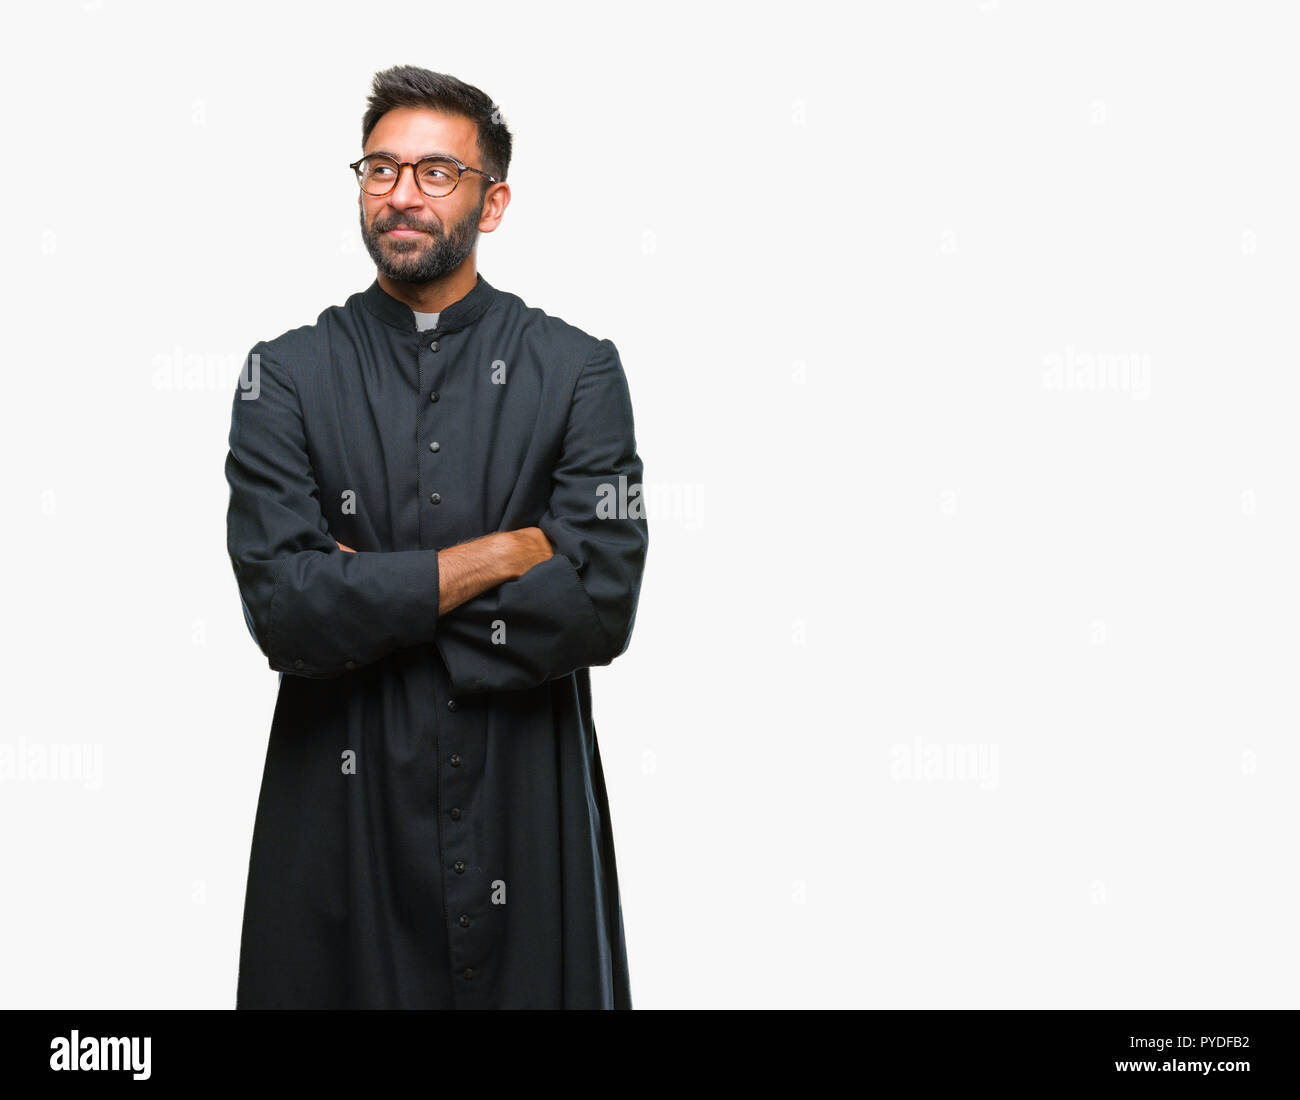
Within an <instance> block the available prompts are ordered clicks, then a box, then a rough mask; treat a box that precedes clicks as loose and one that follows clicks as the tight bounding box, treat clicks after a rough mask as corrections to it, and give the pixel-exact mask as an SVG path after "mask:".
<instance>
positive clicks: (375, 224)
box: [360, 107, 495, 283]
mask: <svg viewBox="0 0 1300 1100" xmlns="http://www.w3.org/2000/svg"><path fill="white" fill-rule="evenodd" d="M364 152H365V154H366V155H369V154H371V153H388V154H389V155H390V156H393V157H395V158H396V159H397V160H399V161H418V160H419V159H420V158H421V157H427V156H430V155H432V154H434V153H443V154H446V155H448V156H452V157H455V158H456V159H457V160H459V161H460V162H461V163H462V164H468V165H470V166H471V167H474V168H480V169H482V170H483V171H485V172H486V171H488V169H487V168H485V167H484V166H483V164H482V163H481V159H482V158H481V156H480V154H479V149H478V127H477V126H476V125H475V124H474V123H473V122H472V121H471V120H470V119H467V118H460V117H457V116H455V115H444V114H440V113H438V112H436V111H431V110H427V109H424V108H417V107H398V108H395V109H393V110H391V111H388V112H387V113H386V114H385V115H384V116H383V117H382V118H381V119H380V120H379V121H378V122H377V123H376V124H375V128H374V129H373V130H371V131H370V138H369V140H367V142H366V145H365V150H364ZM487 186H488V181H487V180H485V179H484V178H483V177H482V176H480V175H477V174H476V173H474V172H466V173H464V174H463V175H462V176H461V178H460V183H459V184H457V186H456V190H454V191H453V192H452V193H451V194H450V195H445V196H443V197H442V198H436V199H435V198H430V197H429V196H428V195H426V194H425V193H424V192H423V191H421V190H420V189H419V188H418V187H417V186H416V184H415V173H414V172H412V170H411V169H409V168H403V169H402V173H401V179H400V180H399V181H398V183H397V186H396V187H394V188H393V190H392V191H390V192H389V193H388V194H387V195H383V196H380V197H378V198H376V197H375V196H374V195H367V194H366V193H365V192H364V191H362V192H361V193H360V206H361V237H362V239H363V240H364V241H365V242H366V250H367V251H368V252H369V253H370V258H371V259H372V260H374V261H375V267H376V268H378V270H379V273H380V274H381V275H384V276H385V277H387V278H389V279H391V280H393V281H394V282H401V283H427V282H430V281H431V280H433V279H438V278H441V277H442V276H444V275H446V274H448V273H449V272H451V271H454V270H455V269H456V268H458V267H459V266H460V265H461V264H462V263H464V261H465V258H466V257H467V256H469V254H470V252H471V251H473V248H474V245H475V243H476V242H477V241H478V234H479V229H480V225H479V223H480V221H481V220H482V214H483V200H484V198H485V189H486V187H487ZM398 227H405V228H407V229H414V230H418V232H416V233H413V234H412V233H407V234H400V233H396V234H395V233H394V232H393V230H395V229H397V228H398ZM487 228H488V231H490V230H491V228H495V220H492V224H491V226H489V227H487Z"/></svg>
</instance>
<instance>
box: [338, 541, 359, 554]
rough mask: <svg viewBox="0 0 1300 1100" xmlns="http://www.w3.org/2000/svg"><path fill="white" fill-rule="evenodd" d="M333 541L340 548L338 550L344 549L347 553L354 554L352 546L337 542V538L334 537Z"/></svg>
mask: <svg viewBox="0 0 1300 1100" xmlns="http://www.w3.org/2000/svg"><path fill="white" fill-rule="evenodd" d="M334 541H335V542H338V543H339V549H340V550H346V551H347V552H348V553H349V554H355V553H356V551H355V550H353V549H352V547H350V546H344V545H343V544H342V543H341V542H339V540H338V539H335V540H334Z"/></svg>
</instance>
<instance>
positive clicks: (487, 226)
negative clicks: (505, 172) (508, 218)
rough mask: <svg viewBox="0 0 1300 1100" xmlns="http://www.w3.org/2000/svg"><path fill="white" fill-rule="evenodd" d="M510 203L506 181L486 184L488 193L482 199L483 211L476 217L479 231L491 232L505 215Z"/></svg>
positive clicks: (508, 186)
mask: <svg viewBox="0 0 1300 1100" xmlns="http://www.w3.org/2000/svg"><path fill="white" fill-rule="evenodd" d="M509 205H510V185H509V184H508V183H491V184H488V193H487V195H486V197H485V198H484V199H483V213H482V214H481V215H480V216H479V219H478V229H479V232H480V233H491V232H492V230H494V229H495V228H496V227H497V226H498V225H500V224H501V219H502V217H503V216H504V215H505V212H506V207H507V206H509Z"/></svg>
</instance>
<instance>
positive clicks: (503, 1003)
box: [225, 275, 648, 1008]
mask: <svg viewBox="0 0 1300 1100" xmlns="http://www.w3.org/2000/svg"><path fill="white" fill-rule="evenodd" d="M244 370H245V374H244V375H243V376H242V377H241V380H240V387H239V389H238V390H237V391H236V393H235V397H234V402H233V410H232V413H231V428H230V450H229V454H228V456H227V458H226V465H225V473H226V479H227V481H228V483H229V485H230V504H229V511H228V513H227V546H228V549H229V552H230V558H231V562H232V564H233V566H234V571H235V577H236V580H237V583H238V588H239V594H240V598H241V601H242V603H243V609H244V617H245V620H246V622H247V624H248V628H249V631H250V632H251V634H252V636H253V639H254V641H256V643H257V645H258V647H259V648H260V649H261V651H262V652H263V654H265V655H266V657H267V659H268V661H269V664H270V667H271V668H272V669H275V670H277V671H278V672H279V673H280V684H279V695H278V698H277V701H276V706H275V712H274V716H273V718H272V724H271V731H270V742H269V746H268V750H267V755H266V762H265V768H264V771H263V775H262V786H261V794H260V800H259V803H258V808H257V816H256V820H255V823H254V831H253V843H252V852H251V857H250V860H249V869H248V882H247V894H246V899H245V908H244V923H243V930H242V937H241V943H240V959H239V975H238V989H237V993H236V1007H237V1008H264V1007H284V1008H304V1007H313V1008H631V1007H632V1005H631V993H630V989H629V982H628V970H627V957H626V949H625V944H624V938H623V919H622V910H621V907H620V900H619V890H618V877H617V872H616V868H615V860H614V842H613V833H612V830H611V825H610V818H609V807H608V805H607V802H606V794H605V782H604V776H603V773H602V771H601V763H600V750H599V748H598V746H597V744H596V727H595V725H594V723H593V721H592V706H591V690H590V680H589V674H588V671H587V669H588V668H589V667H590V666H593V665H605V664H608V663H609V662H610V661H612V660H613V659H614V658H615V657H617V656H618V655H619V654H621V653H622V652H623V651H624V650H625V649H626V648H627V645H628V642H629V639H630V636H631V631H632V625H633V620H634V618H635V615H636V606H637V597H638V594H639V591H640V584H641V572H642V567H643V565H644V561H645V555H646V548H647V545H648V530H647V525H646V520H645V517H644V515H643V512H642V507H641V506H642V501H641V497H640V483H641V471H642V466H641V459H640V457H639V456H638V454H637V451H636V444H635V439H634V435H633V422H632V407H631V402H630V398H629V394H628V387H627V381H626V378H625V375H624V372H623V367H622V365H621V363H620V361H619V357H618V352H617V350H616V348H615V347H614V345H613V344H612V343H611V342H610V341H609V340H598V339H596V338H595V337H592V336H589V335H587V334H586V333H584V332H583V331H581V330H580V329H578V328H575V327H573V326H572V325H569V324H566V323H565V322H564V321H561V320H559V319H558V318H555V317H551V316H548V315H547V314H545V313H543V312H542V311H541V310H538V309H534V308H530V307H528V306H526V305H525V304H524V302H523V301H522V300H521V299H520V298H518V297H517V296H515V295H513V294H510V293H507V292H504V291H499V290H496V289H495V288H493V287H492V286H490V285H489V284H488V283H487V281H486V280H484V279H483V278H482V276H481V275H480V276H479V277H478V282H477V283H476V285H475V287H474V288H473V289H472V290H471V291H470V292H469V293H468V294H467V295H465V297H463V298H462V299H460V300H459V301H457V302H455V303H453V304H451V305H449V306H447V307H446V308H445V309H444V310H442V313H441V316H440V317H439V320H438V326H437V328H436V329H429V330H426V331H424V332H420V331H419V330H418V329H417V327H416V321H415V315H414V313H413V312H412V311H411V309H410V308H409V307H407V306H406V305H405V304H403V303H402V302H400V301H398V300H397V299H396V298H394V297H392V296H391V295H390V294H388V293H387V292H386V291H385V290H383V288H382V287H380V285H379V282H378V280H375V282H373V283H372V284H371V285H370V286H369V287H368V288H367V289H366V290H365V291H363V292H359V293H357V294H353V295H352V296H350V297H349V298H348V299H347V301H346V303H345V304H344V305H342V306H331V307H330V308H328V309H326V310H325V311H324V312H323V313H321V314H320V316H319V318H318V319H317V321H316V323H315V324H312V325H304V326H302V327H300V328H296V329H292V330H290V331H288V332H286V333H284V334H283V335H281V336H279V337H277V338H276V339H274V340H270V341H262V342H259V343H258V344H256V345H254V347H253V349H252V350H251V351H250V353H249V357H248V359H247V360H246V362H245V365H244ZM528 526H538V527H541V528H542V530H544V531H545V532H546V534H547V535H548V536H549V538H550V540H551V541H552V542H553V543H554V544H555V554H554V556H553V557H552V558H550V559H549V560H548V561H546V562H543V563H542V564H540V565H536V566H534V567H533V568H532V569H530V570H529V571H528V572H527V573H525V574H524V575H523V576H522V577H520V578H519V579H518V580H513V581H508V582H506V583H504V584H501V585H498V586H497V587H495V588H492V589H489V590H488V591H487V592H486V593H484V594H482V595H481V596H478V597H476V598H475V599H473V600H470V601H468V602H467V603H465V604H462V605H461V606H460V607H457V608H455V609H454V610H453V611H451V612H449V613H448V614H447V615H446V616H445V617H441V618H440V617H439V615H438V551H439V550H440V549H445V548H447V547H449V546H452V545H454V544H456V543H459V542H463V541H465V540H467V539H471V538H476V537H478V536H480V535H484V534H487V533H489V532H493V531H506V530H514V529H516V528H520V527H528ZM335 540H338V542H342V543H343V544H344V545H346V546H350V547H352V548H354V549H355V550H356V551H357V552H356V553H348V552H346V551H343V550H341V549H339V548H338V546H337V544H336V541H335Z"/></svg>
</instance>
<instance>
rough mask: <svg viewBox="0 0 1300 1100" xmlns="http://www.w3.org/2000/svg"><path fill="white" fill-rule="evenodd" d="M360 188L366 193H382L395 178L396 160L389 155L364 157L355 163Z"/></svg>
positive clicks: (389, 188) (390, 187) (387, 189)
mask: <svg viewBox="0 0 1300 1100" xmlns="http://www.w3.org/2000/svg"><path fill="white" fill-rule="evenodd" d="M357 176H358V178H359V179H360V180H361V190H362V191H364V192H365V193H366V194H367V195H383V194H386V193H387V192H388V191H389V190H391V189H392V186H393V184H394V182H395V181H396V180H397V161H395V160H393V159H392V158H391V157H366V158H365V159H363V160H362V162H361V163H360V164H359V165H357Z"/></svg>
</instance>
